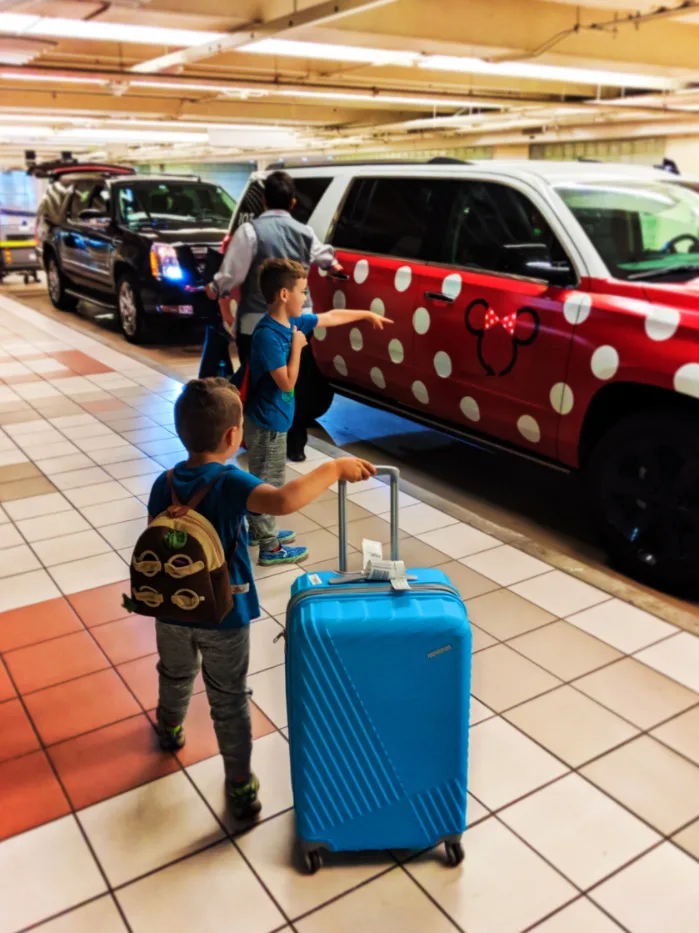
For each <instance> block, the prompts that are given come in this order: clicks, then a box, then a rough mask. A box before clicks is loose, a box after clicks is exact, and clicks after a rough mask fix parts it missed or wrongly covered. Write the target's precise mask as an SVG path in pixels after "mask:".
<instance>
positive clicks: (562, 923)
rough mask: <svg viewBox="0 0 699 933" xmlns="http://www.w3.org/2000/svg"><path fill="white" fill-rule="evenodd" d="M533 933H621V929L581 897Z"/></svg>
mask: <svg viewBox="0 0 699 933" xmlns="http://www.w3.org/2000/svg"><path fill="white" fill-rule="evenodd" d="M532 933H621V927H620V926H618V925H617V924H616V923H614V921H613V920H610V919H609V917H607V915H606V914H603V913H602V911H601V910H600V909H599V907H595V905H594V904H593V903H592V902H591V901H588V900H587V899H586V898H584V897H581V898H580V899H579V900H577V901H574V902H573V903H572V904H571V905H570V906H569V907H564V908H563V910H559V911H558V913H557V914H554V915H553V917H550V918H549V919H548V920H544V922H543V923H540V924H538V926H536V927H534V928H533V930H532Z"/></svg>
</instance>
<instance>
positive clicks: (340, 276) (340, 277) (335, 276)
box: [329, 272, 349, 282]
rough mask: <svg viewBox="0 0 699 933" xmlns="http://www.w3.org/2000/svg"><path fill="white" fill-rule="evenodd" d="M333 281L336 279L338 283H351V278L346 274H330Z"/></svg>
mask: <svg viewBox="0 0 699 933" xmlns="http://www.w3.org/2000/svg"><path fill="white" fill-rule="evenodd" d="M329 275H330V278H331V279H335V281H336V282H349V276H348V275H347V273H346V272H330V273H329Z"/></svg>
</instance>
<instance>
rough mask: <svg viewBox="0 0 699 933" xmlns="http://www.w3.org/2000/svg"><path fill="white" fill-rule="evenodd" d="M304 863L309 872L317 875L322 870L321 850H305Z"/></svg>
mask: <svg viewBox="0 0 699 933" xmlns="http://www.w3.org/2000/svg"><path fill="white" fill-rule="evenodd" d="M303 865H304V868H305V869H306V873H307V874H309V875H315V874H316V873H317V872H318V871H319V870H320V867H321V865H322V860H321V857H320V852H318V850H317V849H314V850H312V851H311V852H305V853H304V856H303Z"/></svg>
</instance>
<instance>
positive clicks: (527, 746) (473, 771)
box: [469, 717, 568, 810]
mask: <svg viewBox="0 0 699 933" xmlns="http://www.w3.org/2000/svg"><path fill="white" fill-rule="evenodd" d="M567 770H568V769H567V768H566V766H565V765H564V764H562V763H561V762H560V761H557V760H556V759H555V758H554V757H553V755H549V753H548V752H546V751H544V750H543V748H540V747H539V746H538V745H537V744H536V743H535V742H532V740H531V739H529V738H527V736H526V735H522V733H521V732H519V731H518V730H517V729H515V728H514V726H511V725H510V724H509V723H508V722H505V721H504V720H503V719H500V717H496V718H493V719H487V720H486V721H485V722H481V723H480V724H479V725H477V726H474V727H473V728H472V729H471V736H470V750H469V787H470V790H471V791H472V793H473V794H474V795H475V796H476V797H477V798H478V799H479V800H482V801H483V803H484V804H485V806H486V807H488V808H489V809H490V810H497V809H499V808H500V807H504V806H505V804H508V803H512V801H513V800H517V799H518V798H519V797H522V796H523V795H524V794H529V793H531V792H532V791H533V790H536V789H537V788H539V787H542V786H543V785H544V784H548V783H549V782H550V781H553V780H554V778H557V777H560V776H561V775H562V774H565V772H566V771H567Z"/></svg>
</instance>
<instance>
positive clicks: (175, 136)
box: [56, 126, 209, 143]
mask: <svg viewBox="0 0 699 933" xmlns="http://www.w3.org/2000/svg"><path fill="white" fill-rule="evenodd" d="M78 138H79V139H85V140H86V141H87V142H94V141H99V142H115V143H206V142H208V141H209V134H208V132H205V133H182V132H177V131H174V130H166V131H164V132H158V131H157V130H146V129H143V130H129V129H126V128H124V129H117V128H110V127H101V126H100V127H85V128H82V127H72V128H71V129H65V130H61V131H60V132H59V133H56V139H58V140H60V139H66V140H67V139H71V140H72V139H78Z"/></svg>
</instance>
